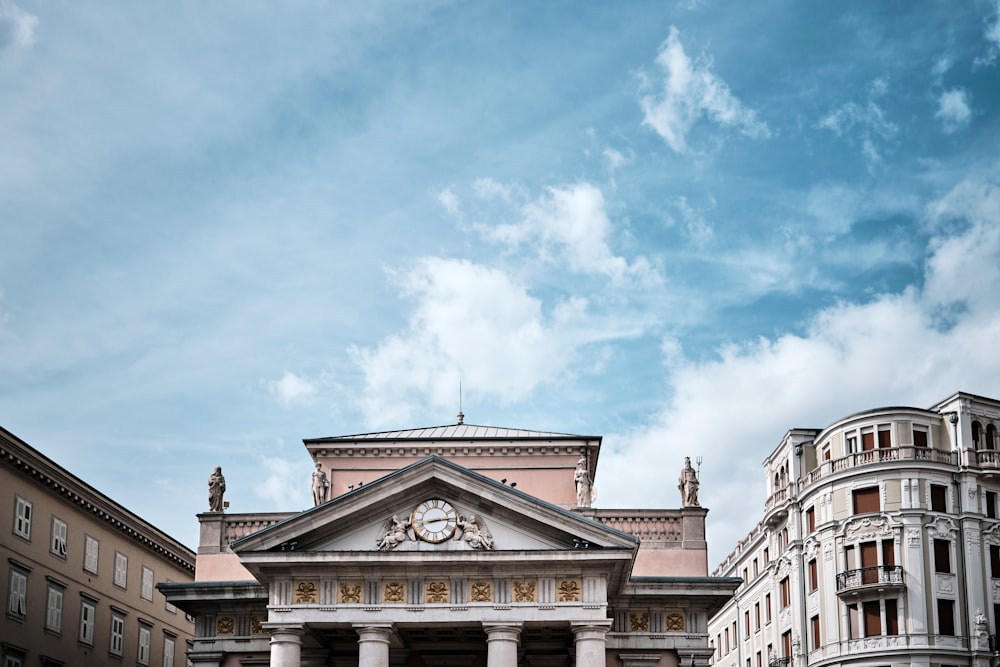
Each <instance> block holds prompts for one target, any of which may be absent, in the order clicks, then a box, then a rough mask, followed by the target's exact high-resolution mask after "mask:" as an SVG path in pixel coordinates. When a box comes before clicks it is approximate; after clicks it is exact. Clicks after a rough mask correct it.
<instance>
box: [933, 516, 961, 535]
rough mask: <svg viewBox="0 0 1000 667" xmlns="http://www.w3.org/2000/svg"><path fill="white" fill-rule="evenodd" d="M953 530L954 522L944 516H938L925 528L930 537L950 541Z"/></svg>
mask: <svg viewBox="0 0 1000 667" xmlns="http://www.w3.org/2000/svg"><path fill="white" fill-rule="evenodd" d="M955 530H956V528H955V522H954V521H952V520H951V519H949V518H948V517H945V516H939V517H938V518H936V519H934V521H932V522H931V523H930V524H928V526H927V531H928V532H929V533H930V536H931V537H933V538H937V539H940V540H946V539H950V538H951V534H952V533H953V532H955Z"/></svg>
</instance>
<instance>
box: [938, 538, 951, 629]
mask: <svg viewBox="0 0 1000 667" xmlns="http://www.w3.org/2000/svg"><path fill="white" fill-rule="evenodd" d="M934 571H935V572H944V573H950V572H951V542H950V541H949V540H934ZM941 634H948V633H941Z"/></svg>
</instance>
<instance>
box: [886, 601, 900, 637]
mask: <svg viewBox="0 0 1000 667" xmlns="http://www.w3.org/2000/svg"><path fill="white" fill-rule="evenodd" d="M885 634H887V635H898V634H899V612H898V611H897V609H896V599H895V598H889V599H888V600H886V601H885Z"/></svg>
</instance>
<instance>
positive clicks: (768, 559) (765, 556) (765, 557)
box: [764, 547, 771, 565]
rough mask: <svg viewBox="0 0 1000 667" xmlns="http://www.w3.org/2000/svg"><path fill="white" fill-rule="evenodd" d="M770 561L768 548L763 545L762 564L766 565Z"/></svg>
mask: <svg viewBox="0 0 1000 667" xmlns="http://www.w3.org/2000/svg"><path fill="white" fill-rule="evenodd" d="M770 562H771V555H770V553H769V551H768V548H767V547H764V565H767V564H768V563H770Z"/></svg>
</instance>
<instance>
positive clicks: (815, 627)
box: [809, 614, 820, 651]
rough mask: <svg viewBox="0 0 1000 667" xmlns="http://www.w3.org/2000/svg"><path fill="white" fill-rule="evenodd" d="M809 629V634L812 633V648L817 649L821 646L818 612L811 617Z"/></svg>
mask: <svg viewBox="0 0 1000 667" xmlns="http://www.w3.org/2000/svg"><path fill="white" fill-rule="evenodd" d="M809 630H810V633H809V634H810V635H812V648H813V650H814V651H815V650H816V649H818V648H819V647H820V638H819V615H818V614H817V615H816V616H813V617H812V618H810V619H809Z"/></svg>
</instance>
